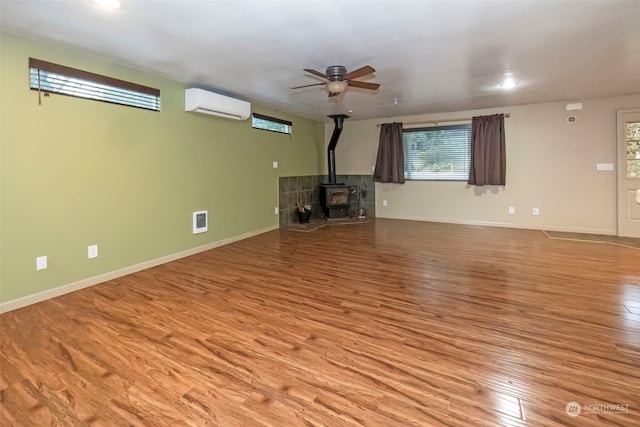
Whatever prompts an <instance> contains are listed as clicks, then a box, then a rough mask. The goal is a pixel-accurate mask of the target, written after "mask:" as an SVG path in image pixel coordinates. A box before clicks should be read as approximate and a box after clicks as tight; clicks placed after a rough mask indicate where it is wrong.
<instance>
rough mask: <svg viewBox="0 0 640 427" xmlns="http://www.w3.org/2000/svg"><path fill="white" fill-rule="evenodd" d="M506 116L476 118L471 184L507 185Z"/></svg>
mask: <svg viewBox="0 0 640 427" xmlns="http://www.w3.org/2000/svg"><path fill="white" fill-rule="evenodd" d="M506 175H507V156H506V153H505V137H504V114H494V115H492V116H479V117H474V118H473V121H472V122H471V167H470V168H469V184H471V185H479V186H480V185H505V183H506Z"/></svg>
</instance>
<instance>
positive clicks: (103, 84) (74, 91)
mask: <svg viewBox="0 0 640 427" xmlns="http://www.w3.org/2000/svg"><path fill="white" fill-rule="evenodd" d="M29 86H30V87H31V89H33V90H38V91H41V92H45V93H58V94H61V95H69V96H74V97H78V98H86V99H93V100H97V101H103V102H109V103H112V104H120V105H127V106H130V107H136V108H143V109H146V110H153V111H160V90H158V89H154V88H150V87H147V86H142V85H139V84H136V83H131V82H127V81H124V80H118V79H114V78H111V77H108V76H102V75H100V74H94V73H90V72H87V71H82V70H77V69H75V68H70V67H65V66H63V65H58V64H53V63H51V62H46V61H41V60H39V59H34V58H29Z"/></svg>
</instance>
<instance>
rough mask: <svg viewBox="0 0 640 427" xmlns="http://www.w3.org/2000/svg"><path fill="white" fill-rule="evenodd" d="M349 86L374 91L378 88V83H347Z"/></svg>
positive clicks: (352, 81)
mask: <svg viewBox="0 0 640 427" xmlns="http://www.w3.org/2000/svg"><path fill="white" fill-rule="evenodd" d="M348 83H349V86H353V87H359V88H362V89H369V90H376V89H378V88H379V87H380V85H379V84H378V83H368V82H358V81H355V80H349V81H348Z"/></svg>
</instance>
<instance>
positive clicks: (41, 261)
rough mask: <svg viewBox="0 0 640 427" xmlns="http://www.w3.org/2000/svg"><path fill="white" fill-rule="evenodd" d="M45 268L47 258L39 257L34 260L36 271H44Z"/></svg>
mask: <svg viewBox="0 0 640 427" xmlns="http://www.w3.org/2000/svg"><path fill="white" fill-rule="evenodd" d="M46 268H47V256H46V255H44V256H39V257H37V258H36V270H44V269H46Z"/></svg>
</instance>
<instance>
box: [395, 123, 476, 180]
mask: <svg viewBox="0 0 640 427" xmlns="http://www.w3.org/2000/svg"><path fill="white" fill-rule="evenodd" d="M402 142H403V144H404V176H405V178H406V179H410V180H441V181H467V180H468V179H469V163H470V161H471V160H470V159H471V154H470V153H471V124H464V125H452V126H437V127H429V128H418V129H404V130H403V132H402Z"/></svg>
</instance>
